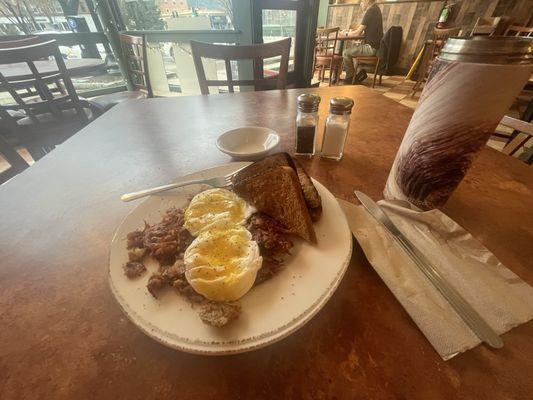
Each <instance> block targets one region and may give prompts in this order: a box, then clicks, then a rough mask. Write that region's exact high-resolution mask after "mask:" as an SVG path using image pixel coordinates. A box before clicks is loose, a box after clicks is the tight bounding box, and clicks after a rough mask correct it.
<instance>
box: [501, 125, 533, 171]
mask: <svg viewBox="0 0 533 400" xmlns="http://www.w3.org/2000/svg"><path fill="white" fill-rule="evenodd" d="M500 124H502V125H504V126H507V127H509V128H512V129H514V131H513V133H512V134H511V135H510V136H509V141H508V142H507V144H506V145H505V147H504V148H503V150H502V152H503V153H504V154H507V155H510V156H514V155H515V154H517V152H518V150H520V149H522V148H523V147H525V146H526V145H527V143H528V142H529V141H530V139H531V138H532V137H533V124H532V123H530V122H526V121H522V120H519V119H516V118H512V117H508V116H505V117H503V119H502V120H501V121H500ZM532 148H533V146H531V147H529V148H526V149H524V150H525V151H524V154H523V156H520V158H521V159H523V161H525V162H526V163H528V164H531V163H532V162H533V152H532V151H531V149H532Z"/></svg>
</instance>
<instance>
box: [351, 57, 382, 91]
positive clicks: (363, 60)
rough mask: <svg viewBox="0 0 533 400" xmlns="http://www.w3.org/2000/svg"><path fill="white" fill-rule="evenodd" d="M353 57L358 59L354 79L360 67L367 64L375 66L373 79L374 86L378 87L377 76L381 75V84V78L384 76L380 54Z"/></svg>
mask: <svg viewBox="0 0 533 400" xmlns="http://www.w3.org/2000/svg"><path fill="white" fill-rule="evenodd" d="M353 59H354V60H355V61H356V68H355V73H354V79H355V77H356V76H357V71H358V69H359V67H363V66H365V65H373V66H374V79H373V81H372V88H374V87H376V78H377V76H378V75H379V84H380V85H381V78H383V72H380V70H379V64H380V62H381V61H380V58H379V57H378V56H354V57H353Z"/></svg>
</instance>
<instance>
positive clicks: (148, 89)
mask: <svg viewBox="0 0 533 400" xmlns="http://www.w3.org/2000/svg"><path fill="white" fill-rule="evenodd" d="M119 37H120V45H121V50H122V54H121V57H124V61H125V64H126V68H127V71H126V73H127V74H128V79H129V81H130V82H131V83H132V85H133V91H125V92H117V93H112V94H106V95H103V96H98V97H95V98H92V99H90V100H89V102H90V103H91V105H92V106H94V107H95V109H96V110H97V111H98V113H99V114H101V113H104V112H106V111H107V110H109V109H111V108H112V107H114V106H116V105H117V104H119V103H122V102H124V101H129V100H139V99H146V98H152V97H154V93H153V90H152V85H151V83H150V74H149V71H148V58H147V55H146V36H145V35H143V36H132V35H124V34H120V36H119Z"/></svg>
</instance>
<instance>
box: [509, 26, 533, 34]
mask: <svg viewBox="0 0 533 400" xmlns="http://www.w3.org/2000/svg"><path fill="white" fill-rule="evenodd" d="M505 36H516V37H533V27H527V26H518V25H511V26H509V27H508V28H507V30H506V31H505Z"/></svg>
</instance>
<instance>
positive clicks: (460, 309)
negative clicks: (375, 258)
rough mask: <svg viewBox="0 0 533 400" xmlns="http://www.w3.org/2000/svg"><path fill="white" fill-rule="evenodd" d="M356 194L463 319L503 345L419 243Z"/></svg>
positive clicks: (491, 343) (495, 343)
mask: <svg viewBox="0 0 533 400" xmlns="http://www.w3.org/2000/svg"><path fill="white" fill-rule="evenodd" d="M354 193H355V195H356V196H357V198H358V199H359V201H360V202H361V204H362V205H363V206H364V207H365V209H366V210H367V211H368V213H369V214H370V215H372V216H373V217H374V218H375V219H376V220H377V221H378V222H380V223H381V224H382V225H383V226H384V227H385V229H386V230H387V231H388V232H389V233H390V234H391V236H392V237H393V239H394V241H395V242H396V243H397V244H398V245H399V246H400V247H401V248H402V250H403V251H405V253H407V255H408V256H409V257H410V258H411V260H412V261H413V262H414V263H415V265H416V266H417V267H418V268H419V269H420V271H422V273H424V275H425V276H426V277H427V278H428V280H429V281H430V282H431V284H433V286H434V287H435V288H436V289H437V290H438V291H439V292H440V294H441V295H442V296H443V297H444V298H445V299H446V300H447V301H448V303H450V305H451V306H452V307H453V309H454V310H455V312H456V313H457V314H458V315H459V316H460V317H461V318H462V319H463V321H464V322H465V323H466V324H467V325H468V326H469V327H470V329H471V330H472V331H473V332H474V333H475V334H476V336H477V337H478V338H480V339H481V341H483V342H485V343H487V344H488V345H489V346H491V347H494V348H496V349H499V348H502V347H503V341H502V339H501V338H500V337H499V336H498V334H497V333H496V332H495V331H494V330H493V329H492V328H491V327H490V326H489V325H488V324H487V322H485V320H484V319H483V317H481V315H479V314H478V312H477V311H476V310H474V308H472V306H471V305H470V304H469V303H468V302H467V301H466V300H465V299H464V298H463V297H462V296H461V295H460V294H459V293H458V292H457V290H455V289H454V288H453V286H451V285H450V284H449V283H448V282H447V281H446V279H445V278H444V277H443V276H442V275H441V274H440V272H439V271H438V270H437V269H435V267H434V266H433V265H432V264H431V263H430V262H429V261H428V259H427V258H426V257H425V256H424V254H422V253H421V252H420V251H419V250H418V249H417V248H416V246H415V245H414V244H413V243H412V242H411V241H410V240H409V239H407V238H406V237H405V236H404V235H403V234H402V233H401V232H400V230H399V229H398V228H397V227H396V225H394V223H393V222H392V221H391V220H390V218H389V217H387V215H386V214H385V213H384V212H383V210H382V209H381V208H380V207H379V206H378V205H377V204H376V203H375V202H374V200H372V199H371V198H370V197H368V196H367V195H366V194H364V193H362V192H359V191H357V190H354Z"/></svg>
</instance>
